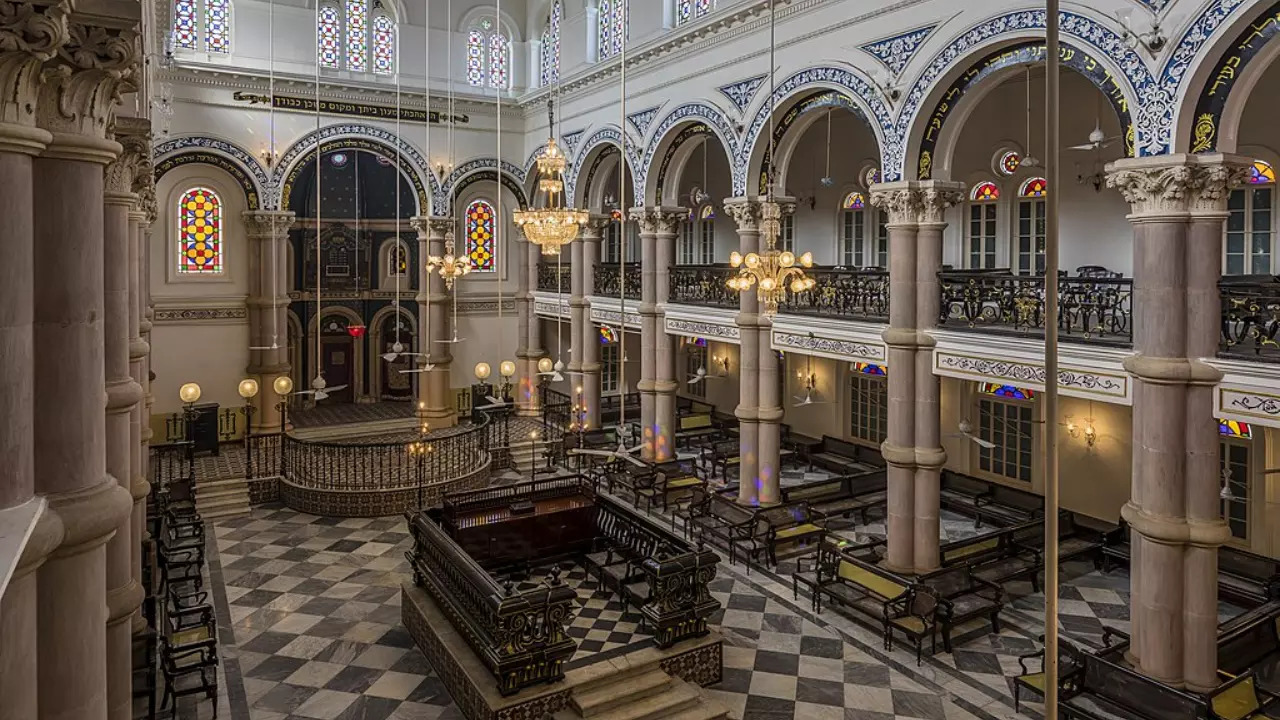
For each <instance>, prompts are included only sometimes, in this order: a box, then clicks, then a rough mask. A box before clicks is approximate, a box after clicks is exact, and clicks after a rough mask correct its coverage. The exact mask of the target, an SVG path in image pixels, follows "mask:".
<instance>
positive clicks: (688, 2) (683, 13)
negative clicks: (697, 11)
mask: <svg viewBox="0 0 1280 720" xmlns="http://www.w3.org/2000/svg"><path fill="white" fill-rule="evenodd" d="M692 18H693V0H676V24H677V25H680V24H682V23H686V22H688V21H689V20H690V19H692Z"/></svg>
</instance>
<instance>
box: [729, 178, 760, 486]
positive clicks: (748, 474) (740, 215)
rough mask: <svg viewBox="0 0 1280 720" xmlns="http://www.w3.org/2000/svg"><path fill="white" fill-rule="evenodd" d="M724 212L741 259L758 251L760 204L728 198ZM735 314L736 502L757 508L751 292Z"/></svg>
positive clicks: (755, 338)
mask: <svg viewBox="0 0 1280 720" xmlns="http://www.w3.org/2000/svg"><path fill="white" fill-rule="evenodd" d="M724 209H725V211H726V212H728V213H729V214H730V215H731V216H732V217H733V220H734V222H736V223H737V224H738V249H739V252H741V253H742V254H743V255H746V254H747V253H749V252H756V251H757V250H758V249H759V247H760V203H759V201H757V200H753V199H749V198H729V199H727V200H725V202H724ZM738 307H739V310H738V318H737V320H738V333H739V338H740V340H739V342H740V343H741V346H740V351H741V352H740V355H739V358H738V373H739V390H738V407H737V410H735V412H734V414H735V415H737V417H738V443H739V452H740V453H741V455H742V462H741V463H740V464H739V467H738V472H739V482H738V502H739V503H741V504H743V505H752V506H755V505H759V504H760V488H759V484H758V483H759V479H760V456H759V454H758V453H759V444H760V426H759V418H760V394H759V391H760V342H759V337H760V301H759V299H757V297H756V291H755V290H754V289H752V290H748V291H747V292H744V293H741V295H740V301H739V306H738Z"/></svg>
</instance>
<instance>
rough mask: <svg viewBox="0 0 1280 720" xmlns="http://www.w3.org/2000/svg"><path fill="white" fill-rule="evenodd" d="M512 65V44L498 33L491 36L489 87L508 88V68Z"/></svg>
mask: <svg viewBox="0 0 1280 720" xmlns="http://www.w3.org/2000/svg"><path fill="white" fill-rule="evenodd" d="M510 63H511V43H510V42H508V41H507V36H506V35H503V34H502V33H500V32H496V33H494V34H492V35H490V36H489V86H490V87H496V88H505V87H507V67H508V65H510Z"/></svg>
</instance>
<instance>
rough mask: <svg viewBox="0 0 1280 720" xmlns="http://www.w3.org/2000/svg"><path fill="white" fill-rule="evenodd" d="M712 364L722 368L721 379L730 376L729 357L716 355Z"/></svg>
mask: <svg viewBox="0 0 1280 720" xmlns="http://www.w3.org/2000/svg"><path fill="white" fill-rule="evenodd" d="M711 362H713V363H715V364H716V365H719V366H720V376H721V377H724V376H726V375H728V374H729V356H728V355H716V356H715V357H712V358H711Z"/></svg>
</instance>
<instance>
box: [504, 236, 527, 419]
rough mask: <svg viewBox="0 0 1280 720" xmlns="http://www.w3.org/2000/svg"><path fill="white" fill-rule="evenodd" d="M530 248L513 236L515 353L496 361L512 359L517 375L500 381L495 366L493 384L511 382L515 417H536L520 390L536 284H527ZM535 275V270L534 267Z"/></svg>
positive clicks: (525, 363)
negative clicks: (514, 259)
mask: <svg viewBox="0 0 1280 720" xmlns="http://www.w3.org/2000/svg"><path fill="white" fill-rule="evenodd" d="M531 245H532V243H530V242H529V241H528V240H526V239H525V238H524V234H523V233H518V234H517V235H516V242H515V243H513V244H512V246H511V247H512V249H513V251H514V252H515V256H516V263H515V273H516V292H515V310H516V352H515V356H514V358H506V357H500V358H498V362H499V363H501V362H502V361H503V360H507V359H514V360H515V364H516V374H515V376H513V377H512V378H510V379H509V380H508V379H506V378H503V377H501V376H500V374H499V367H498V366H497V365H495V366H494V368H493V372H494V374H495V376H497V379H496V380H495V383H496V384H501V383H503V382H510V383H512V388H511V395H512V399H513V400H514V401H515V409H516V415H519V416H523V417H529V416H532V415H534V414H535V409H534V408H533V406H531V405H530V402H529V397H528V394H527V393H525V392H523V388H521V383H522V379H523V378H524V376H525V374H526V371H527V366H528V362H527V361H528V359H529V306H530V305H531V304H532V303H533V288H534V287H537V284H536V283H535V284H533V285H530V283H529V257H530V255H529V248H530V246H531ZM535 272H536V267H535Z"/></svg>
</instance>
